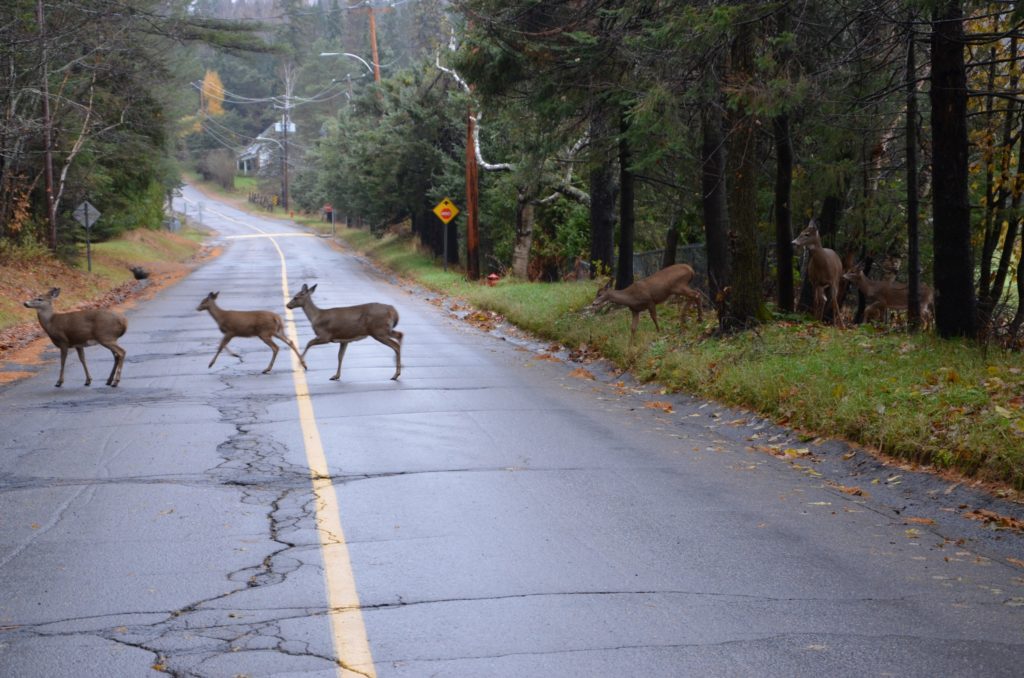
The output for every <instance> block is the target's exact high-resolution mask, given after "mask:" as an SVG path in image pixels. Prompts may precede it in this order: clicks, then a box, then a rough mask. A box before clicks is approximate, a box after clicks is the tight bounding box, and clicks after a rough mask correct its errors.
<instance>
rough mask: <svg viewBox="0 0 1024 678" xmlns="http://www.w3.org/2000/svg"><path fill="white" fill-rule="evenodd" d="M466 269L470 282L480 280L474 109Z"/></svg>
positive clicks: (468, 166)
mask: <svg viewBox="0 0 1024 678" xmlns="http://www.w3.org/2000/svg"><path fill="white" fill-rule="evenodd" d="M466 117H467V123H466V268H467V269H468V270H467V273H468V276H469V279H470V280H479V279H480V238H479V237H478V233H479V214H480V211H479V209H478V206H477V202H478V201H477V197H478V195H479V189H480V183H479V178H478V171H477V165H476V143H475V136H476V135H475V134H474V127H475V122H476V120H475V119H474V118H473V108H472V106H469V107H468V110H467V111H466Z"/></svg>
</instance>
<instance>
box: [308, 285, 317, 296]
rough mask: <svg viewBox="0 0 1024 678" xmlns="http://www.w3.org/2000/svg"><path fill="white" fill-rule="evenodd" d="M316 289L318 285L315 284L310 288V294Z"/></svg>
mask: <svg viewBox="0 0 1024 678" xmlns="http://www.w3.org/2000/svg"><path fill="white" fill-rule="evenodd" d="M314 291H316V285H313V286H312V287H310V288H309V293H310V294H313V292H314Z"/></svg>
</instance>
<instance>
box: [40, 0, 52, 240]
mask: <svg viewBox="0 0 1024 678" xmlns="http://www.w3.org/2000/svg"><path fill="white" fill-rule="evenodd" d="M36 21H37V22H38V24H39V42H40V44H41V45H42V51H43V54H42V60H41V61H42V69H43V147H44V148H43V156H44V158H43V166H44V171H45V175H46V177H45V182H46V219H47V221H48V222H49V225H50V238H49V240H50V243H49V244H50V249H52V250H56V249H57V203H56V201H55V200H54V197H53V141H52V131H51V130H52V127H53V121H52V120H51V119H50V73H49V60H48V58H47V54H46V24H45V22H44V20H43V0H37V2H36Z"/></svg>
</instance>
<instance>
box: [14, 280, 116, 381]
mask: <svg viewBox="0 0 1024 678" xmlns="http://www.w3.org/2000/svg"><path fill="white" fill-rule="evenodd" d="M59 295H60V288H59V287H54V288H53V289H51V290H50V291H49V292H47V293H46V294H41V295H39V296H38V297H36V298H34V299H29V300H28V301H26V302H24V305H25V307H26V308H34V309H35V310H36V315H37V316H38V318H39V324H40V325H42V327H43V330H45V331H46V334H47V336H49V337H50V341H52V342H53V345H54V346H56V347H57V348H59V349H60V376H59V377H57V383H56V384H55V386H56V387H58V388H59V387H60V386H61V385H62V384H63V383H64V364H65V363H66V362H67V359H68V349H70V348H73V349H75V351H76V352H77V353H78V360H79V362H81V363H82V369H83V370H85V385H86V386H89V385H90V384H92V375H90V374H89V366H88V365H87V364H86V362H85V351H84V350H83V349H84V348H85V347H86V346H94V345H96V344H99V345H101V346H105V347H106V348H108V349H109V350H110V352H111V353H113V354H114V367H113V369H111V370H110V376H109V377H107V386H110V387H112V388H116V387H117V385H118V384H119V383H121V369H122V368H123V367H124V357H125V354H126V351H125V350H124V349H123V348H121V347H120V346H119V345H118V343H117V340H118V339H120V338H121V337H122V336H124V333H125V332H127V331H128V320H127V319H126V318H125V317H124V316H123V315H121V314H120V313H117V312H115V311H110V310H107V309H102V308H96V309H87V310H83V311H69V312H67V313H55V312H54V310H53V300H54V299H56V298H57V297H58V296H59Z"/></svg>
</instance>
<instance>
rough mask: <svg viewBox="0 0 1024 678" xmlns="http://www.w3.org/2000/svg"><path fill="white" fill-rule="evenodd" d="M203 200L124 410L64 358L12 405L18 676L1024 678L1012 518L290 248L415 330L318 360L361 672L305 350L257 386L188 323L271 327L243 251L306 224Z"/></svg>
mask: <svg viewBox="0 0 1024 678" xmlns="http://www.w3.org/2000/svg"><path fill="white" fill-rule="evenodd" d="M185 197H186V198H187V199H189V200H191V201H192V204H193V207H192V208H191V209H190V211H191V212H192V213H193V214H194V213H195V209H194V205H195V202H196V201H200V200H201V201H203V202H204V220H205V221H206V223H207V224H208V225H209V226H211V227H212V228H214V229H216V231H217V232H218V233H219V236H220V237H221V238H223V239H224V243H225V250H224V254H223V255H222V256H220V257H219V258H217V259H215V260H212V261H210V262H208V263H206V264H205V265H203V266H202V267H201V268H200V269H198V270H197V271H196V272H195V273H194V274H193V275H191V276H190V277H188V278H187V279H185V280H184V281H182V282H181V283H179V284H177V285H176V286H174V287H172V288H169V289H166V290H164V291H162V292H161V293H159V294H157V295H156V296H155V297H154V298H153V299H152V300H151V301H149V302H147V303H145V304H143V305H140V306H138V307H136V308H134V309H132V310H130V311H129V312H128V318H129V330H128V333H127V334H126V335H125V337H124V339H123V342H122V345H123V346H124V347H125V348H126V349H127V351H128V356H127V362H126V365H125V367H124V373H123V379H122V381H121V385H120V387H118V388H116V389H111V388H108V387H105V386H102V385H99V386H96V385H93V386H91V387H89V388H86V387H84V386H82V383H83V381H84V378H83V375H82V373H81V367H80V365H79V364H78V362H77V358H76V357H74V356H72V357H71V358H70V359H69V365H68V368H67V377H66V382H65V385H64V387H63V388H60V389H56V388H54V387H53V383H54V380H55V379H54V377H55V374H56V371H57V365H56V362H55V361H54V360H51V361H49V364H48V365H47V366H46V368H45V369H43V370H42V371H41V372H40V374H39V375H37V376H35V377H33V378H31V379H28V380H24V381H21V382H17V383H14V384H11V385H9V386H5V387H2V388H0V427H2V430H3V435H2V436H0V675H2V676H16V677H19V678H21V677H36V676H38V677H46V678H60V677H64V676H68V677H71V676H75V677H79V676H92V675H97V676H98V675H102V676H110V677H119V676H126V677H128V676H132V677H134V676H145V675H159V673H160V672H163V673H165V674H169V675H173V676H201V677H206V676H209V677H220V676H225V677H232V676H341V675H344V676H355V675H374V674H376V675H379V676H389V677H396V678H419V677H421V676H450V677H463V676H473V677H475V676H481V677H496V678H501V677H506V676H507V677H510V678H511V677H513V676H515V677H516V678H522V677H524V676H580V677H584V676H586V677H588V678H589V677H594V676H621V675H626V676H644V677H645V678H650V677H660V676H665V677H669V676H672V677H676V676H823V675H827V676H851V677H852V676H857V677H858V678H862V677H863V676H922V677H923V676H986V677H990V676H991V677H996V676H1019V675H1021V668H1020V667H1021V666H1022V662H1024V536H1022V535H1020V534H1018V533H1015V532H1013V531H1010V530H999V529H994V528H993V526H992V525H986V524H984V523H982V522H980V521H975V520H968V519H967V514H968V512H969V511H970V510H972V509H986V510H989V511H994V512H997V513H1002V514H1006V515H1014V516H1017V517H1021V515H1022V511H1021V507H1020V506H1018V505H1014V504H1009V503H1007V502H1002V501H1000V500H997V499H994V498H992V497H991V496H989V495H986V494H984V493H982V492H980V491H979V490H977V489H975V488H971V487H969V486H967V485H965V484H957V483H954V482H952V481H943V480H941V479H938V478H935V477H932V476H928V475H925V474H921V473H915V472H913V471H909V470H906V469H896V468H892V467H886V466H883V465H882V464H881V463H880V462H878V461H877V460H875V459H874V458H872V457H871V456H870V455H868V454H867V453H866V452H864V451H860V450H856V449H853V448H849V447H847V446H846V445H845V444H842V443H839V442H835V441H812V442H802V441H801V440H800V439H799V437H797V436H796V435H795V434H793V433H792V432H790V431H787V430H785V429H781V428H778V427H775V426H773V425H771V424H770V423H768V422H764V421H761V420H759V419H758V418H757V417H755V416H753V415H751V414H749V413H744V412H739V411H735V410H728V409H726V408H724V407H722V406H719V405H715V404H711V403H705V402H701V401H696V400H692V399H689V398H685V397H681V396H665V395H659V394H657V393H656V391H655V389H653V388H649V387H644V386H640V385H636V384H633V383H631V382H629V380H628V379H622V378H620V377H617V376H615V375H613V374H611V373H609V372H608V371H607V370H605V369H603V368H602V367H601V366H600V365H599V364H597V365H588V366H586V368H587V370H588V371H589V372H590V373H591V374H593V376H594V377H595V379H593V380H590V379H581V378H578V376H579V375H580V373H579V372H574V370H576V369H577V368H578V367H579V365H576V364H573V363H569V362H568V361H566V360H550V359H540V358H545V357H546V356H544V355H542V353H543V349H541V350H540V351H539V350H538V349H537V348H536V347H535V346H534V345H533V344H532V343H531V342H530V341H529V340H528V339H521V338H517V337H515V336H498V335H497V334H496V333H484V332H482V331H480V330H478V329H476V328H474V327H472V326H470V325H469V324H467V323H464V322H462V321H460V320H458V319H457V318H455V317H454V316H453V315H452V314H451V313H449V312H448V311H446V310H445V308H444V307H443V305H439V304H436V303H431V300H432V297H433V296H434V295H432V294H431V293H429V292H426V291H424V290H421V289H418V288H415V287H409V286H402V285H397V284H394V283H393V282H392V281H389V280H388V279H387V278H386V277H385V276H382V275H380V274H378V273H376V272H375V271H373V269H372V268H370V267H369V266H367V265H366V263H365V262H363V261H361V260H360V259H359V258H357V257H353V256H349V255H344V254H341V253H339V252H336V251H335V250H333V249H331V248H330V247H329V246H328V245H327V244H326V243H325V242H324V241H323V240H321V239H317V238H310V237H290V236H287V235H281V236H280V237H275V239H274V242H276V243H277V245H278V246H279V247H280V249H281V251H282V252H283V255H284V257H285V259H286V261H287V273H288V281H287V284H288V288H289V290H291V291H295V290H297V289H298V288H299V287H300V286H301V285H302V284H303V283H308V284H313V283H317V284H318V285H319V286H318V288H317V297H316V300H317V302H318V303H319V304H320V305H321V306H340V305H349V304H356V303H363V302H366V301H382V302H386V303H390V304H392V305H394V306H395V307H396V308H397V309H398V312H399V315H400V318H401V319H400V322H399V325H398V328H397V329H399V330H401V331H402V332H404V333H405V341H404V344H403V370H402V376H401V378H400V379H399V380H398V381H390V376H391V374H392V372H393V365H394V363H393V360H394V358H393V355H394V354H393V353H392V352H391V351H390V350H389V349H388V348H386V347H385V346H382V345H380V344H377V343H376V342H374V341H372V340H365V341H362V342H358V343H355V344H353V345H352V346H351V347H350V348H349V349H348V352H347V354H346V356H345V364H344V366H343V369H342V374H341V381H340V382H331V381H329V377H330V376H331V375H332V374H333V373H334V369H335V365H336V360H337V351H336V348H335V347H333V346H330V347H323V346H321V347H314V348H313V349H311V351H310V352H309V354H308V355H307V356H306V360H307V363H308V364H309V371H308V372H307V373H306V374H305V379H306V383H307V384H308V390H309V396H310V399H311V402H312V404H313V408H314V412H315V419H316V425H317V427H318V430H319V435H320V438H321V440H322V446H323V450H324V454H325V456H326V460H327V464H328V468H329V474H328V478H327V479H328V480H329V481H330V484H331V486H333V488H334V491H335V493H336V496H337V510H338V512H339V515H340V522H341V525H342V526H343V528H344V540H345V544H346V546H347V550H348V554H349V558H350V561H351V571H352V576H353V577H354V584H355V586H356V589H357V591H358V595H359V601H360V606H361V611H362V619H363V623H364V625H365V636H366V640H367V642H368V644H369V648H370V650H371V652H372V658H373V665H372V666H371V667H353V666H350V665H348V664H346V657H345V656H344V654H345V649H344V647H341V648H339V646H338V644H337V643H336V641H335V635H334V634H333V633H332V628H331V627H332V625H331V621H330V620H331V615H332V613H336V612H337V611H338V610H336V609H334V607H332V602H331V600H330V599H329V596H328V593H327V588H326V586H325V576H324V562H325V555H324V550H323V543H324V541H325V539H324V535H323V530H321V529H318V522H317V520H316V513H317V511H318V510H323V508H324V503H323V501H321V499H320V498H319V495H317V494H316V493H315V492H314V489H313V485H312V483H311V478H310V466H309V462H308V461H307V457H306V451H305V450H306V444H307V441H306V440H305V439H304V436H303V431H302V429H301V427H300V423H299V415H298V410H297V407H296V398H297V396H296V382H294V381H293V375H292V369H293V363H292V361H291V357H290V355H289V353H290V352H288V351H287V349H286V348H285V349H284V351H285V352H283V353H282V354H281V355H279V357H278V360H277V363H276V365H275V367H274V370H273V372H272V373H271V374H269V375H262V374H260V371H261V370H262V369H263V367H264V366H265V365H266V363H267V361H268V357H269V356H268V349H267V347H266V346H265V345H263V344H262V342H260V341H259V340H256V339H235V340H234V341H233V342H232V343H231V348H232V349H234V350H235V351H236V352H238V353H240V354H241V355H242V357H243V359H244V361H242V362H240V361H238V360H237V359H235V358H233V357H231V356H229V355H227V354H226V353H225V354H222V355H221V357H220V358H219V359H218V361H217V364H215V365H214V367H213V368H212V369H208V368H207V367H206V365H207V363H208V362H209V360H210V358H211V357H212V356H213V353H214V351H215V350H216V346H217V342H218V341H219V339H220V334H219V332H218V331H217V328H216V326H215V324H214V322H213V320H212V319H211V318H210V317H209V315H208V314H206V313H198V312H196V311H195V307H196V305H197V304H198V303H199V301H200V300H201V299H202V298H203V297H204V296H205V295H206V294H207V293H208V292H210V291H220V293H221V294H220V298H219V300H218V301H219V303H220V304H221V306H223V307H224V308H228V309H239V310H241V309H268V310H274V311H276V312H278V313H281V314H282V315H284V300H283V298H282V291H281V264H280V260H279V256H278V253H277V252H276V251H275V246H274V243H272V242H271V241H270V239H268V238H266V237H253V238H238V239H233V240H232V239H230V238H231V236H235V235H239V236H240V235H252V234H254V232H255V231H254V230H253V228H252V226H256V227H258V228H261V229H263V230H264V231H266V232H270V233H274V234H286V233H294V234H298V233H300V232H299V231H298V230H296V229H292V228H290V227H287V226H284V225H282V224H281V223H280V222H275V221H270V220H267V219H260V218H258V217H251V216H246V215H243V214H242V213H240V212H237V211H236V210H233V209H232V208H230V207H227V206H223V205H217V204H214V203H213V202H212V201H210V200H209V199H208V198H205V197H202V196H201V195H200V194H198V193H194V192H193V191H191V189H186V193H185ZM58 310H59V308H58ZM294 322H295V325H296V327H297V331H298V337H299V347H300V350H301V348H302V347H304V346H305V343H306V342H307V341H308V340H309V339H310V338H311V336H312V332H311V330H310V328H309V324H308V322H307V321H306V319H305V317H304V316H303V315H302V313H301V312H300V313H298V314H296V315H295V316H294ZM87 350H88V351H89V358H90V359H91V360H92V361H93V363H94V367H93V371H94V372H95V373H102V372H103V370H104V369H106V368H105V365H106V364H109V361H110V357H109V356H108V355H105V354H104V352H103V351H102V349H95V348H94V349H87ZM48 355H49V357H50V358H54V357H55V356H56V350H53V351H51V352H50V353H49V354H48ZM665 403H669V404H670V405H671V407H670V408H669V407H665V406H664V404H665ZM766 449H769V450H771V449H774V450H777V451H785V450H797V451H798V452H797V454H796V455H795V456H786V455H785V454H780V455H772V454H768V453H766V452H765V450H766ZM854 486H856V487H858V488H861V489H862V492H861V493H859V494H851V493H850V489H851V488H852V487H854ZM335 537H336V535H335Z"/></svg>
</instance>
